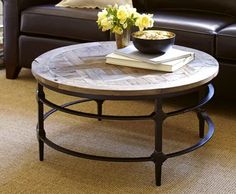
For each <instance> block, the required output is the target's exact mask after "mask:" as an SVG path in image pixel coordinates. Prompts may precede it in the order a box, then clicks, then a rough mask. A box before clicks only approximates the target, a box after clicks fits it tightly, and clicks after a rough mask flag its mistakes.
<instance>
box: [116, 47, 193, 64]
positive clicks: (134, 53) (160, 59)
mask: <svg viewBox="0 0 236 194" xmlns="http://www.w3.org/2000/svg"><path fill="white" fill-rule="evenodd" d="M114 53H115V54H118V55H122V56H125V57H129V58H133V59H136V60H139V61H143V62H146V63H152V64H160V63H165V62H168V61H173V60H176V59H182V58H186V57H190V56H192V57H194V53H193V52H188V51H183V50H180V49H176V48H170V49H169V50H168V51H167V52H166V53H164V54H161V55H160V54H159V55H158V54H144V53H141V52H140V51H138V50H137V49H136V48H135V47H134V45H133V44H131V45H129V46H127V47H125V48H122V49H117V50H115V51H114Z"/></svg>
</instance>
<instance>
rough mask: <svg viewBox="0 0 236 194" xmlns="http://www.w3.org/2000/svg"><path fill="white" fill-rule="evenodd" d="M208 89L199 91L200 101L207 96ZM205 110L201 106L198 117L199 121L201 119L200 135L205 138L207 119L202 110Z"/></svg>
mask: <svg viewBox="0 0 236 194" xmlns="http://www.w3.org/2000/svg"><path fill="white" fill-rule="evenodd" d="M205 94H206V91H205V90H201V91H199V93H198V101H199V102H200V101H201V99H202V98H203V97H204V96H205ZM204 111H205V110H204V109H202V108H199V109H198V110H197V117H198V121H199V137H200V138H203V137H204V130H205V121H204V118H203V117H202V112H204Z"/></svg>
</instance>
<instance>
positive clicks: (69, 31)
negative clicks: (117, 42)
mask: <svg viewBox="0 0 236 194" xmlns="http://www.w3.org/2000/svg"><path fill="white" fill-rule="evenodd" d="M98 11H99V9H86V8H81V9H77V8H76V9H73V8H63V7H55V6H54V5H46V6H35V7H31V8H28V9H26V10H24V11H23V12H22V14H21V28H20V30H21V33H23V34H32V35H33V34H34V35H42V36H48V37H56V38H60V37H61V38H64V39H72V40H84V41H94V40H101V41H102V40H109V32H102V31H101V30H100V29H98V25H97V23H96V20H97V13H98Z"/></svg>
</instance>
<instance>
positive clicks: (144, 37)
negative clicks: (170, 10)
mask: <svg viewBox="0 0 236 194" xmlns="http://www.w3.org/2000/svg"><path fill="white" fill-rule="evenodd" d="M132 40H133V44H134V46H135V47H136V48H137V49H138V50H139V51H140V52H142V53H147V54H162V53H165V52H166V51H167V50H168V49H170V48H171V47H172V45H173V44H174V42H175V34H174V33H173V32H168V31H162V30H144V31H138V32H134V33H132Z"/></svg>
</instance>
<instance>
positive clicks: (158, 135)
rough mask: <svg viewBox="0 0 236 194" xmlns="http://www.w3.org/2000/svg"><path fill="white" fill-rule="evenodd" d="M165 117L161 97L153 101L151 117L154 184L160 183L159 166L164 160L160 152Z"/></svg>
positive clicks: (158, 184) (160, 166)
mask: <svg viewBox="0 0 236 194" xmlns="http://www.w3.org/2000/svg"><path fill="white" fill-rule="evenodd" d="M165 118H166V114H165V113H164V112H163V110H162V100H161V98H159V99H156V101H155V115H154V117H153V119H154V121H155V151H154V153H153V161H154V163H155V178H156V185H157V186H160V185H161V168H162V164H163V162H164V161H165V160H166V157H165V155H164V154H163V152H162V124H163V121H164V120H165Z"/></svg>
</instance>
